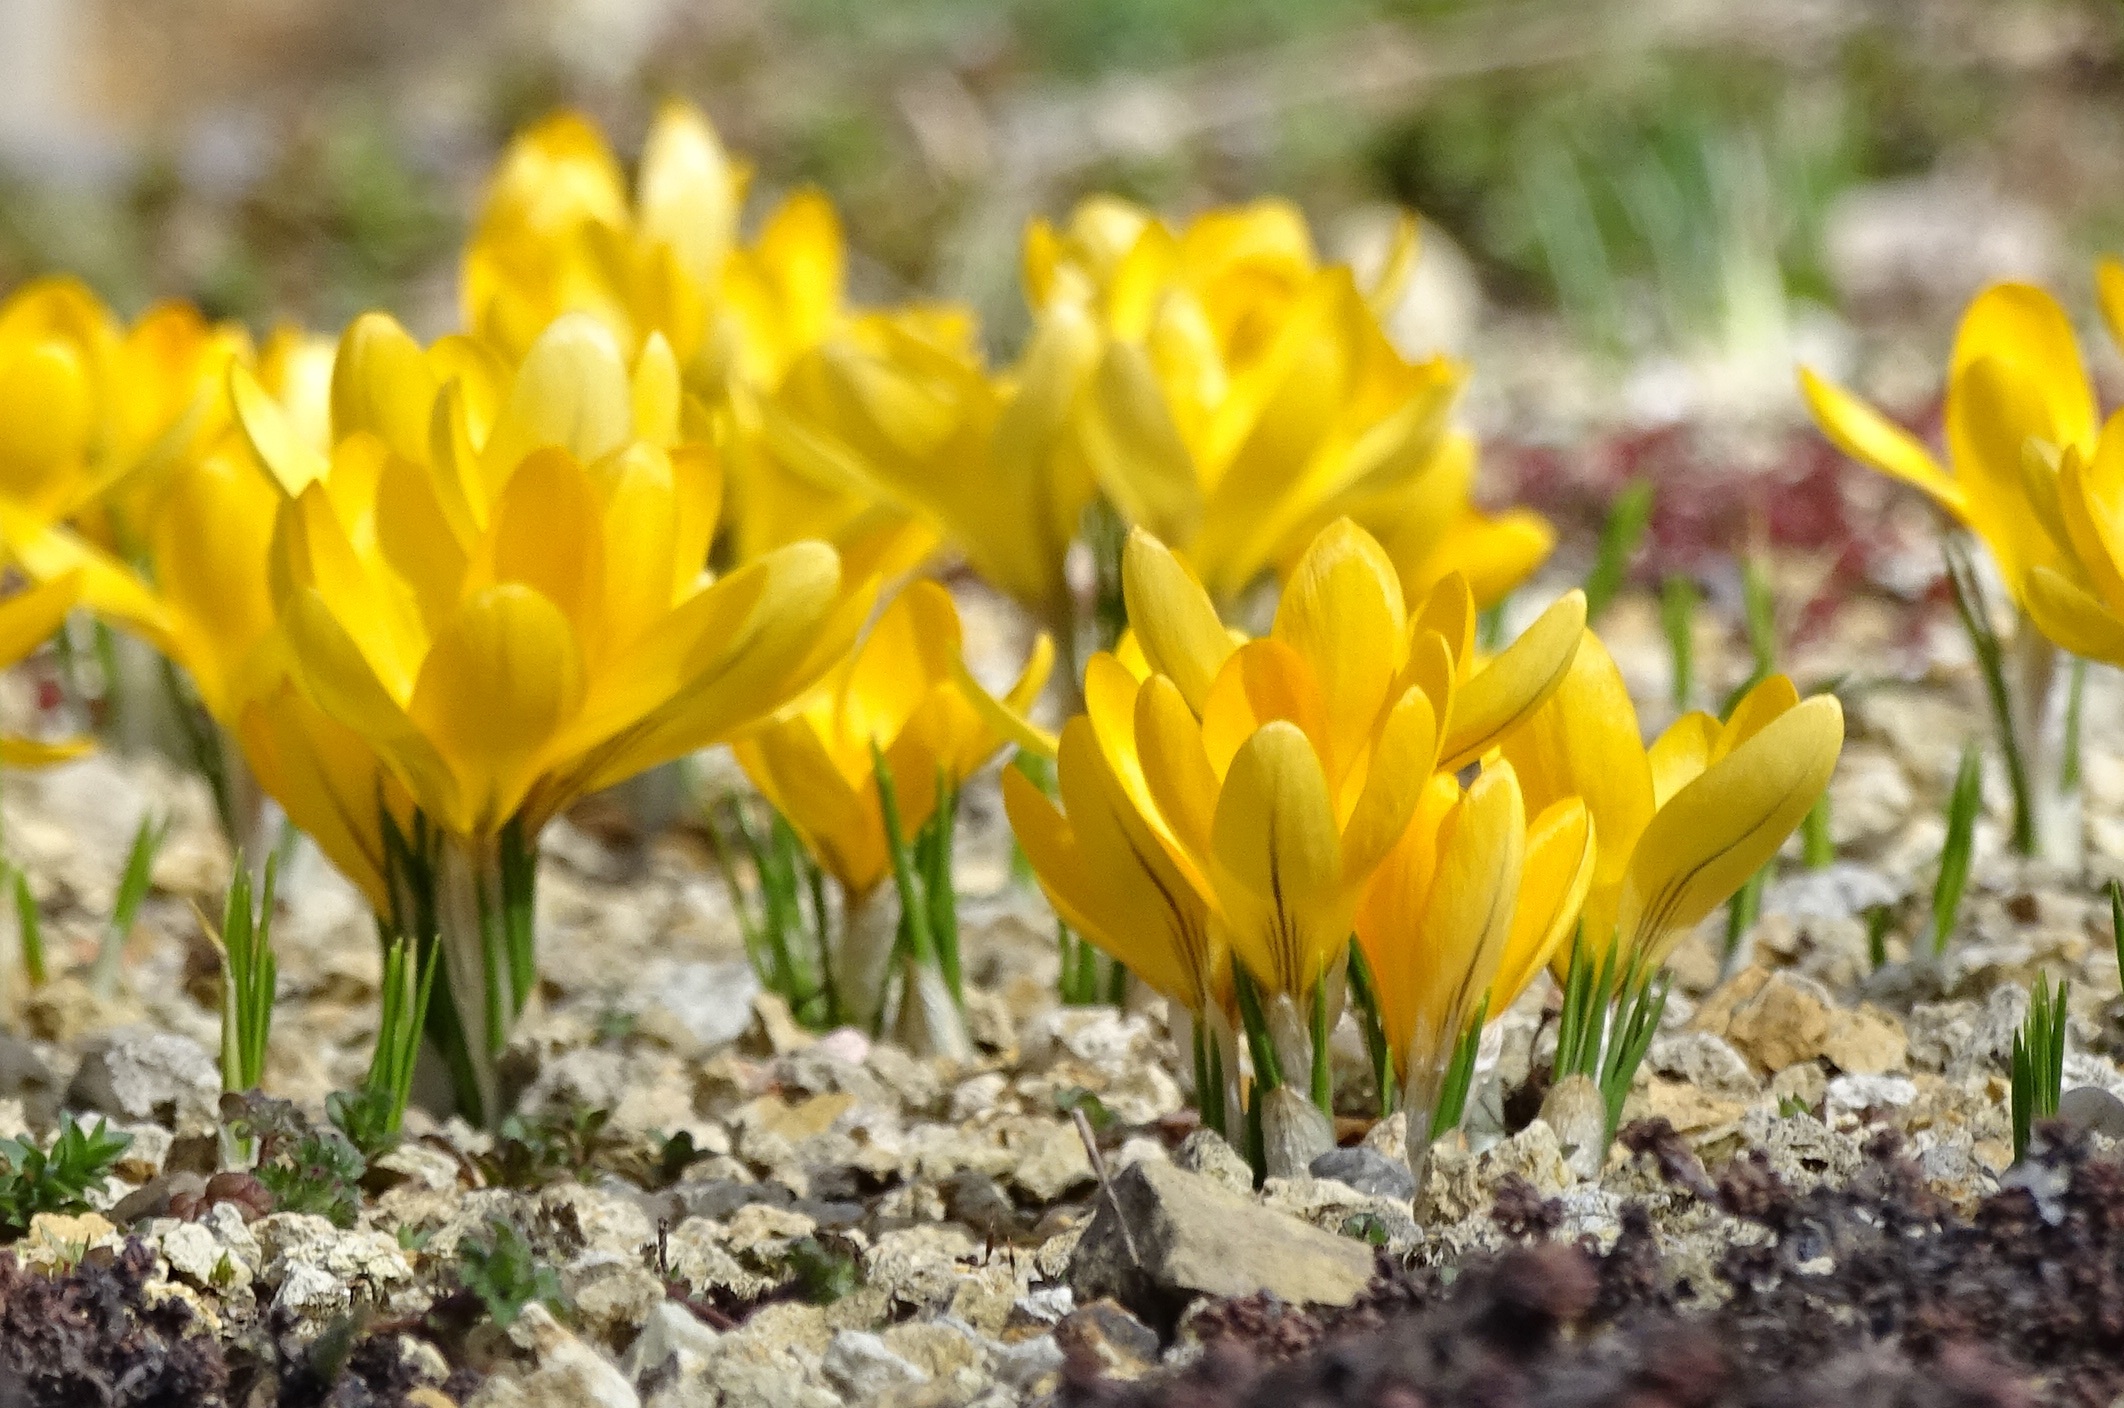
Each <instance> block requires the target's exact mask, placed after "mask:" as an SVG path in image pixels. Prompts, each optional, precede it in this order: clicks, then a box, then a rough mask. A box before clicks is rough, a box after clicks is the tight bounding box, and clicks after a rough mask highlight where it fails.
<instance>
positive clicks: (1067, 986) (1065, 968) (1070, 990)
mask: <svg viewBox="0 0 2124 1408" xmlns="http://www.w3.org/2000/svg"><path fill="white" fill-rule="evenodd" d="M1055 947H1056V950H1057V951H1058V952H1059V953H1060V954H1061V958H1062V972H1061V975H1060V977H1059V978H1058V979H1057V980H1056V983H1057V986H1058V988H1059V989H1060V991H1061V994H1062V1005H1063V1006H1064V1007H1094V1006H1097V1005H1098V1002H1099V950H1097V949H1096V948H1093V947H1092V946H1091V944H1090V943H1089V942H1088V941H1087V940H1084V939H1081V938H1078V937H1077V936H1076V935H1075V934H1073V933H1071V932H1070V931H1069V926H1068V925H1067V924H1064V923H1063V922H1062V921H1061V920H1059V919H1058V920H1056V921H1055Z"/></svg>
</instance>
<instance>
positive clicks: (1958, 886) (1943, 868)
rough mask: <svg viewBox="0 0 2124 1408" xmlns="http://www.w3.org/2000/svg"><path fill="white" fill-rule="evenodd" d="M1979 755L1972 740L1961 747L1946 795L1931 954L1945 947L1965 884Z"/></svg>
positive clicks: (1979, 793) (1979, 783)
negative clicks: (1960, 756) (1945, 835)
mask: <svg viewBox="0 0 2124 1408" xmlns="http://www.w3.org/2000/svg"><path fill="white" fill-rule="evenodd" d="M1983 783H1984V778H1983V759H1982V758H1980V757H1979V756H1978V754H1977V749H1976V745H1975V744H1973V743H1972V744H1971V745H1969V746H1968V747H1966V748H1964V749H1963V750H1962V762H1961V766H1960V767H1959V768H1958V769H1956V771H1955V775H1954V791H1953V792H1951V793H1950V794H1948V798H1947V839H1946V841H1945V842H1944V843H1943V844H1942V845H1941V846H1940V873H1939V876H1938V878H1936V879H1935V880H1934V881H1933V882H1932V956H1933V957H1934V958H1938V957H1939V956H1940V955H1941V954H1943V953H1945V952H1946V951H1947V940H1948V938H1949V937H1950V936H1951V935H1952V934H1953V933H1954V926H1955V922H1956V920H1957V919H1958V918H1959V917H1960V915H1961V912H1962V892H1963V890H1964V889H1966V888H1967V886H1968V884H1969V857H1970V853H1971V851H1972V850H1973V849H1974V847H1975V844H1976V819H1977V812H1978V810H1979V809H1980V808H1981V807H1982V806H1983V801H1984V798H1983Z"/></svg>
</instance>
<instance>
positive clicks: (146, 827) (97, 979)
mask: <svg viewBox="0 0 2124 1408" xmlns="http://www.w3.org/2000/svg"><path fill="white" fill-rule="evenodd" d="M169 834H170V823H169V819H168V818H167V817H164V818H156V817H153V816H147V817H142V818H141V820H140V829H139V830H137V831H135V832H134V833H133V845H132V849H131V850H129V851H128V852H126V857H125V873H124V874H123V875H121V876H120V877H119V880H118V894H117V896H116V898H115V899H113V900H112V902H111V917H110V920H109V922H108V923H106V924H105V925H104V926H103V941H102V943H101V944H100V945H99V946H98V948H97V950H96V963H95V966H94V967H93V968H91V969H90V970H89V986H90V987H91V988H92V989H93V990H94V991H95V993H96V995H97V996H98V997H100V998H103V999H105V1000H106V1001H108V1000H109V999H111V998H113V997H116V996H117V995H118V972H119V963H120V961H121V959H122V958H123V957H124V954H125V941H126V939H127V938H128V937H129V936H131V934H132V932H133V921H134V920H135V919H137V918H138V917H139V915H140V906H141V903H142V902H143V901H145V900H146V899H147V893H148V882H149V877H150V875H151V874H152V873H153V871H154V869H155V854H156V852H158V851H160V850H161V849H162V843H163V842H164V841H165V840H167V839H168V838H169Z"/></svg>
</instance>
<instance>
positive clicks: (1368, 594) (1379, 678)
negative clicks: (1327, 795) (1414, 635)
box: [1272, 518, 1408, 830]
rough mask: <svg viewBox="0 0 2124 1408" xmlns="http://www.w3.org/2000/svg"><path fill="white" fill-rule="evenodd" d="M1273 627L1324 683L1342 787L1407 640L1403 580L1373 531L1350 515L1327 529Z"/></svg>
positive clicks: (1333, 774)
mask: <svg viewBox="0 0 2124 1408" xmlns="http://www.w3.org/2000/svg"><path fill="white" fill-rule="evenodd" d="M1272 634H1273V637H1274V638H1275V639H1276V640H1279V641H1282V642H1283V643H1284V644H1286V645H1288V646H1290V647H1291V648H1292V649H1293V650H1295V651H1297V652H1298V655H1299V656H1300V658H1302V659H1303V660H1304V661H1305V663H1306V666H1307V667H1308V669H1309V670H1310V671H1311V674H1312V678H1313V682H1314V684H1315V685H1316V686H1317V687H1318V689H1319V692H1320V697H1321V703H1322V705H1323V707H1324V709H1325V713H1326V718H1325V720H1324V723H1325V731H1326V735H1327V743H1328V757H1327V760H1326V762H1327V768H1328V782H1329V785H1330V786H1331V787H1337V788H1338V789H1339V787H1340V784H1341V781H1342V777H1343V775H1344V774H1345V773H1346V772H1347V771H1348V769H1349V767H1350V766H1351V765H1352V764H1353V763H1354V762H1355V761H1356V759H1357V756H1358V754H1359V752H1360V751H1361V750H1362V749H1363V748H1364V746H1365V745H1366V744H1367V743H1368V742H1369V741H1370V739H1371V735H1372V731H1373V730H1374V729H1375V728H1376V727H1377V726H1378V724H1379V722H1380V719H1381V716H1382V715H1383V714H1384V712H1385V710H1386V708H1387V707H1388V705H1389V703H1390V702H1391V701H1392V695H1391V694H1390V693H1389V691H1390V690H1391V688H1392V686H1393V684H1394V680H1395V677H1396V676H1397V675H1399V674H1400V672H1401V667H1402V665H1403V663H1404V659H1403V656H1402V651H1403V649H1404V647H1405V644H1406V642H1407V640H1408V613H1407V611H1406V610H1405V609H1404V607H1403V605H1402V600H1401V582H1400V579H1399V578H1398V577H1397V576H1396V575H1395V572H1394V565H1393V563H1391V562H1389V561H1387V556H1386V554H1385V553H1384V552H1382V551H1380V548H1379V544H1378V543H1377V542H1375V541H1374V540H1373V538H1372V535H1371V534H1369V533H1367V532H1365V531H1364V530H1363V529H1362V528H1359V527H1358V526H1357V525H1356V524H1354V523H1352V522H1350V521H1349V520H1348V519H1346V518H1344V519H1339V520H1337V521H1336V522H1335V523H1333V524H1330V525H1329V526H1328V527H1327V528H1325V529H1323V530H1321V533H1320V535H1319V536H1318V537H1317V538H1315V539H1314V540H1313V544H1312V546H1311V547H1309V548H1307V549H1306V551H1305V556H1303V557H1302V558H1300V559H1299V561H1298V568H1297V571H1295V572H1294V573H1292V574H1291V579H1290V581H1289V582H1288V583H1287V584H1286V585H1285V587H1284V590H1283V600H1282V601H1281V603H1279V604H1278V606H1277V608H1276V621H1275V626H1274V628H1273V631H1272ZM1396 829H1397V830H1398V829H1399V828H1396Z"/></svg>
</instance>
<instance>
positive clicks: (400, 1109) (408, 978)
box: [325, 939, 436, 1158]
mask: <svg viewBox="0 0 2124 1408" xmlns="http://www.w3.org/2000/svg"><path fill="white" fill-rule="evenodd" d="M435 968H436V964H435V961H434V959H433V958H432V957H431V958H430V960H429V961H428V962H427V963H426V964H425V965H423V964H422V963H420V961H419V960H418V959H417V958H416V957H414V954H413V951H412V949H411V947H410V946H409V945H408V944H407V943H406V942H405V941H404V940H403V939H400V940H397V941H394V942H393V943H392V944H391V946H390V947H389V948H387V949H386V950H385V951H384V972H383V994H382V1001H383V1013H382V1017H381V1019H380V1021H379V1022H378V1025H377V1028H376V1051H375V1053H374V1054H373V1055H371V1056H370V1058H369V1073H368V1075H367V1076H366V1077H365V1078H364V1079H363V1080H362V1083H361V1088H360V1089H359V1090H354V1091H335V1092H334V1093H333V1094H332V1095H331V1096H330V1097H329V1098H328V1099H327V1100H326V1101H325V1111H326V1113H327V1114H328V1115H329V1116H330V1117H331V1120H332V1123H333V1124H334V1125H335V1126H337V1127H338V1129H339V1131H340V1133H342V1134H344V1135H346V1137H347V1139H348V1140H349V1142H351V1143H352V1144H353V1145H354V1147H355V1148H357V1149H359V1150H361V1151H362V1153H364V1154H366V1155H368V1156H370V1157H372V1158H373V1157H374V1156H376V1155H377V1154H380V1153H382V1152H383V1151H384V1150H386V1149H388V1148H390V1147H391V1146H392V1145H394V1144H396V1143H397V1142H398V1135H399V1131H400V1129H401V1128H403V1127H404V1124H405V1118H406V1103H407V1102H408V1101H409V1100H411V1099H412V1098H413V1069H414V1066H415V1064H416V1063H417V1062H418V1061H419V1059H420V1038H421V1033H422V1031H424V1030H425V1029H426V1027H427V1022H428V995H429V993H430V992H431V991H432V990H433V988H434V985H435ZM416 969H418V970H419V971H418V973H417V974H416V972H415V970H416Z"/></svg>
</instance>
